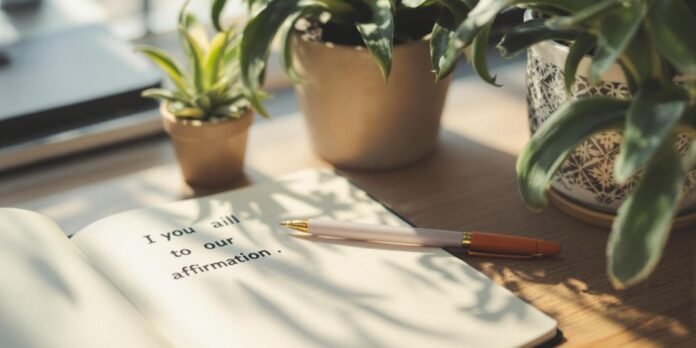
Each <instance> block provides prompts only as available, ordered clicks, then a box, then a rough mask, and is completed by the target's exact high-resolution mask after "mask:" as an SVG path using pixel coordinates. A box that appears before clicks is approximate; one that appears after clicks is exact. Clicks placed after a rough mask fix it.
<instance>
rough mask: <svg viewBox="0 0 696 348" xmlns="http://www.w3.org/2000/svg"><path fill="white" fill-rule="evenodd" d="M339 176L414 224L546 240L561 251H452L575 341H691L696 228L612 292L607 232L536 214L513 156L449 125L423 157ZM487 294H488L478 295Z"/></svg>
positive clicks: (678, 235) (695, 322) (677, 236)
mask: <svg viewBox="0 0 696 348" xmlns="http://www.w3.org/2000/svg"><path fill="white" fill-rule="evenodd" d="M341 172H342V174H344V175H346V176H347V177H349V178H350V179H351V180H353V181H354V182H355V183H356V184H357V185H358V186H360V187H362V188H363V189H365V190H366V191H367V192H369V193H370V194H371V195H373V196H375V197H376V198H377V199H379V200H380V201H382V202H383V203H384V204H386V205H387V206H388V207H390V208H391V209H393V210H394V211H396V212H398V213H399V214H401V215H402V216H404V217H406V218H407V219H409V220H410V221H411V222H412V223H414V224H415V225H417V226H422V227H431V228H444V229H454V230H478V231H494V232H501V233H510V234H519V235H522V234H524V235H528V236H533V237H538V238H544V239H550V240H555V241H558V242H560V243H561V244H562V245H563V252H562V254H561V256H560V257H558V258H550V259H544V260H531V261H530V260H509V259H493V258H482V257H464V255H463V254H462V253H461V251H457V250H454V249H453V250H449V251H450V252H451V253H452V254H454V255H455V256H457V257H460V258H461V259H463V260H465V261H466V262H467V263H469V264H470V265H472V266H473V267H475V268H476V269H478V270H479V271H481V272H483V273H484V274H486V275H487V276H489V277H490V278H492V279H493V280H495V281H496V282H497V283H499V284H501V285H503V286H505V287H506V288H508V289H509V290H511V291H513V292H515V293H516V294H517V295H519V296H520V297H522V298H523V299H525V300H526V301H528V302H530V303H532V304H534V305H535V306H536V307H538V308H540V309H541V310H543V311H545V312H546V313H548V314H550V315H552V316H553V317H555V318H556V319H557V320H558V321H559V326H560V328H561V329H562V330H563V331H564V332H565V335H566V338H567V340H568V343H569V344H579V345H583V344H590V343H595V344H597V343H600V342H601V344H603V345H609V346H611V345H612V343H614V344H620V343H628V342H634V343H635V341H636V340H638V341H642V342H645V343H659V344H665V343H670V344H668V345H673V344H674V343H677V342H679V343H682V344H684V343H686V342H685V341H692V340H694V338H693V333H692V330H693V328H694V327H696V291H694V285H695V284H694V278H695V277H696V256H695V254H696V233H694V231H693V229H691V230H690V231H689V230H680V231H675V232H674V233H672V236H671V238H670V241H669V243H668V245H667V248H666V251H665V257H664V258H663V260H662V261H661V262H660V264H659V265H658V267H657V269H656V270H655V272H654V274H653V275H652V276H651V277H650V278H649V279H648V280H647V281H645V282H643V283H641V284H639V285H637V286H635V287H633V288H630V289H628V290H625V291H616V290H614V289H613V288H612V287H611V284H610V282H609V280H608V278H607V276H606V261H605V249H606V242H607V237H608V233H609V231H608V230H605V229H601V228H598V227H594V226H590V225H587V224H584V223H581V222H579V221H576V220H574V219H572V218H570V217H568V216H567V215H565V214H563V213H561V212H560V211H558V210H557V209H555V208H554V207H548V208H547V209H546V210H545V211H544V212H543V213H539V214H536V213H532V212H530V211H529V210H528V209H527V208H526V207H525V206H524V205H523V203H522V201H521V199H520V198H519V196H518V193H517V184H516V178H515V158H514V156H512V155H510V154H507V153H503V152H501V151H498V150H495V149H492V148H489V147H486V146H484V145H481V144H479V143H477V142H474V141H471V140H470V139H468V138H464V137H461V136H459V135H457V134H454V133H452V132H443V134H442V136H441V141H440V144H439V147H438V148H437V150H436V151H435V152H434V153H433V154H432V155H430V156H429V157H428V158H426V159H424V160H423V161H421V162H419V163H417V164H415V165H413V166H410V167H407V168H403V169H396V170H390V171H383V172H370V173H366V172H357V171H350V170H341ZM482 293H485V292H482Z"/></svg>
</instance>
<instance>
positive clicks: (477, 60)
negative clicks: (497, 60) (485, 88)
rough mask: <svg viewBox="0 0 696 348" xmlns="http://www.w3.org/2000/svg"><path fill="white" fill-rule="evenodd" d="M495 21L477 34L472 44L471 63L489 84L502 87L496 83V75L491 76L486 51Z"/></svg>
mask: <svg viewBox="0 0 696 348" xmlns="http://www.w3.org/2000/svg"><path fill="white" fill-rule="evenodd" d="M492 26H493V22H491V23H488V25H486V26H484V27H483V30H481V33H480V34H479V35H477V36H476V38H475V39H474V42H473V43H472V45H471V65H472V66H473V67H474V71H475V72H476V74H478V76H479V77H481V79H483V80H484V81H486V82H488V83H489V84H491V85H493V86H496V87H500V85H498V84H496V83H495V78H496V77H495V76H491V74H490V72H489V71H488V62H487V61H486V52H487V51H488V34H489V33H490V31H491V27H492Z"/></svg>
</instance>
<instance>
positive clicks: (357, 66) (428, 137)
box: [294, 35, 452, 169]
mask: <svg viewBox="0 0 696 348" xmlns="http://www.w3.org/2000/svg"><path fill="white" fill-rule="evenodd" d="M294 48H295V49H294V55H295V59H294V61H295V68H296V70H297V71H298V73H299V75H300V78H301V83H300V84H298V85H297V87H296V89H297V92H298V96H299V100H300V104H301V106H302V108H303V110H304V113H305V116H306V121H307V126H308V128H309V132H310V135H311V140H312V143H313V145H314V149H315V151H316V152H317V153H318V154H319V156H320V157H322V158H323V159H325V160H327V161H329V162H331V163H333V164H335V165H337V166H340V167H347V168H356V169H386V168H391V167H397V166H401V165H404V164H407V163H410V162H414V161H416V160H418V159H420V158H423V157H424V156H426V155H427V154H429V153H430V152H431V151H432V150H433V149H434V148H435V144H436V140H437V134H438V130H439V125H440V115H441V114H442V108H443V106H444V103H445V98H446V96H447V89H448V87H449V85H450V82H451V81H452V77H451V76H450V77H448V78H447V79H445V80H443V81H440V82H438V83H435V75H434V74H433V72H432V67H431V63H430V49H429V45H428V41H426V40H419V41H414V42H411V43H407V44H402V45H397V46H396V47H394V53H393V63H392V69H391V75H390V77H389V81H388V83H385V81H384V79H383V77H382V74H381V72H380V70H379V67H378V65H377V63H376V62H375V60H374V58H373V57H372V56H371V55H370V54H369V52H368V51H367V49H366V48H364V47H354V46H343V45H334V44H331V43H327V42H318V41H311V40H308V39H305V38H303V37H301V36H300V35H296V36H295V37H294Z"/></svg>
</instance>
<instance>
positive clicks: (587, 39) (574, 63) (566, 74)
mask: <svg viewBox="0 0 696 348" xmlns="http://www.w3.org/2000/svg"><path fill="white" fill-rule="evenodd" d="M596 44H597V39H595V38H594V37H593V36H592V35H589V34H581V35H579V36H578V37H577V38H576V39H575V41H574V42H573V44H572V45H570V50H569V51H568V56H567V57H566V61H565V67H564V68H563V82H564V85H565V88H566V91H568V92H570V88H571V87H572V86H573V83H575V75H576V74H577V71H578V66H579V65H580V61H582V58H583V57H585V55H586V54H588V53H589V52H590V50H592V48H593V47H595V45H596Z"/></svg>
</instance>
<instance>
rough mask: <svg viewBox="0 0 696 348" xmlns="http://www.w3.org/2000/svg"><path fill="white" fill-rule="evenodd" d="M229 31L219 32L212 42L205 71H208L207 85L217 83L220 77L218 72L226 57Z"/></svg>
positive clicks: (206, 59) (206, 58)
mask: <svg viewBox="0 0 696 348" xmlns="http://www.w3.org/2000/svg"><path fill="white" fill-rule="evenodd" d="M229 34H230V33H229V32H228V31H225V32H222V33H217V35H215V38H213V42H212V43H211V44H210V49H209V50H208V54H207V55H206V57H205V64H204V66H205V69H204V71H205V73H206V81H205V83H206V86H208V87H210V86H213V85H214V84H215V82H216V81H217V79H218V74H219V71H220V69H219V68H220V65H221V63H222V61H223V58H224V52H225V49H226V48H227V44H228V43H229Z"/></svg>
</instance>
